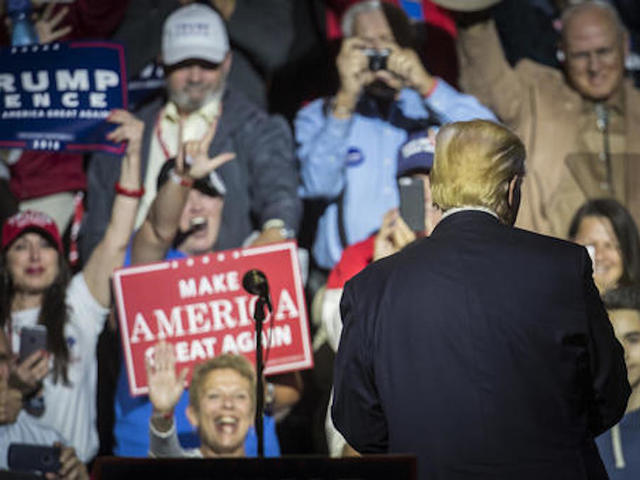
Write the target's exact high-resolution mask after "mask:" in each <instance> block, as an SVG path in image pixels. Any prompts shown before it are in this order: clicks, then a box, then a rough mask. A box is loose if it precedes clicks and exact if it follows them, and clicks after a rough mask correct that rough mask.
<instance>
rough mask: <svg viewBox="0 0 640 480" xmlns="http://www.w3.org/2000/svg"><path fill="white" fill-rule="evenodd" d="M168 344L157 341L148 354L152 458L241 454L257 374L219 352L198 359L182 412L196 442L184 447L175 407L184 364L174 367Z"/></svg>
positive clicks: (239, 358)
mask: <svg viewBox="0 0 640 480" xmlns="http://www.w3.org/2000/svg"><path fill="white" fill-rule="evenodd" d="M175 364H176V359H175V355H174V352H173V347H172V346H171V345H170V344H168V343H165V342H161V343H159V344H158V345H156V347H155V355H154V358H153V360H151V359H149V358H147V376H148V382H149V400H150V401H151V404H152V405H153V413H152V415H151V419H150V428H149V435H150V448H149V454H150V456H152V457H220V456H226V457H244V456H245V449H244V445H245V439H246V437H247V433H248V431H249V427H250V426H251V425H252V423H253V417H254V413H255V405H256V397H255V384H256V377H255V373H254V370H253V367H252V366H251V364H250V363H249V361H248V360H247V359H246V358H244V357H242V356H239V355H220V356H218V357H215V358H212V359H210V360H207V361H206V362H203V363H201V364H199V365H198V366H197V367H196V368H195V370H194V373H193V377H192V380H191V386H190V389H189V406H188V407H187V417H188V419H189V422H191V424H192V425H193V426H194V427H195V428H197V429H198V435H199V437H200V441H201V446H200V448H197V449H189V450H186V449H183V448H182V447H181V446H180V443H179V442H178V436H177V432H176V427H175V421H174V408H175V406H176V405H177V404H178V401H179V400H180V396H181V395H182V391H183V389H184V380H185V378H186V375H187V371H186V369H183V370H182V371H181V372H180V374H178V373H177V372H176V368H175Z"/></svg>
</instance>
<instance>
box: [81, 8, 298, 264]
mask: <svg viewBox="0 0 640 480" xmlns="http://www.w3.org/2000/svg"><path fill="white" fill-rule="evenodd" d="M162 57H163V64H164V68H165V73H166V77H167V89H166V90H167V91H166V97H165V98H158V99H155V100H154V101H152V102H151V103H149V104H148V105H146V106H144V107H143V108H142V109H141V110H140V111H139V112H138V116H139V118H140V119H141V120H142V121H144V123H145V134H144V143H143V150H142V155H143V156H142V158H143V172H145V182H144V187H145V194H144V196H143V198H142V201H141V205H140V209H139V211H138V218H137V226H139V225H140V224H141V223H142V221H143V220H144V218H145V217H146V215H147V211H148V208H149V206H150V205H151V203H152V201H153V198H154V197H155V195H156V178H157V177H158V173H159V172H160V168H161V167H162V165H163V164H164V163H165V162H166V161H167V160H168V159H170V158H175V157H176V156H177V154H178V151H177V150H178V145H179V144H180V140H181V141H182V142H188V141H194V140H196V141H197V140H201V139H202V138H203V137H204V135H205V134H206V133H207V132H208V131H209V129H211V128H213V129H214V135H213V139H212V141H211V142H210V144H209V149H208V155H209V156H210V157H213V156H214V155H216V154H218V153H220V152H231V153H234V154H235V158H234V160H233V161H231V162H228V163H226V164H225V165H223V166H221V167H220V169H219V170H218V173H219V175H220V177H221V179H222V181H223V182H224V184H225V185H226V187H227V194H226V202H225V206H224V209H223V212H222V221H221V228H220V232H219V235H218V240H217V242H216V245H215V249H216V250H223V249H227V248H233V247H238V246H241V245H243V244H244V243H246V242H247V239H248V238H249V237H250V236H251V235H252V234H253V237H252V239H251V240H249V242H252V243H253V244H254V245H256V244H260V243H267V242H271V241H279V240H283V239H285V238H289V237H293V236H294V235H295V231H296V229H297V227H298V222H299V218H300V214H301V204H300V201H299V199H298V197H297V194H296V188H297V174H296V165H295V161H294V154H293V143H292V137H291V132H290V130H289V127H288V125H287V124H286V122H285V121H284V119H282V118H279V117H271V116H269V115H267V114H266V113H265V112H264V111H261V110H259V109H258V108H257V107H255V106H254V105H253V104H251V103H250V102H248V101H247V100H246V98H245V97H244V96H243V95H242V94H240V93H238V92H237V91H234V89H233V88H230V87H229V86H228V85H227V83H226V79H227V75H228V73H229V69H230V67H231V62H232V56H231V53H230V50H229V40H228V36H227V32H226V28H225V25H224V23H223V21H222V19H221V18H220V16H219V15H218V14H217V13H216V12H215V11H214V10H213V9H211V8H209V7H208V6H206V5H202V4H191V5H188V6H185V7H182V8H179V9H178V10H176V11H175V12H174V13H172V14H171V15H170V16H169V17H168V18H167V20H166V21H165V24H164V27H163V33H162ZM214 123H215V126H214ZM117 170H118V168H117V166H115V165H114V164H113V162H112V161H110V160H109V159H108V158H105V157H103V156H102V155H95V156H94V157H93V159H92V161H91V163H90V165H89V172H88V177H89V188H88V190H89V193H88V211H87V214H86V218H85V222H84V226H83V238H82V253H83V256H84V257H85V258H86V256H87V255H88V253H89V252H90V251H91V249H92V248H93V246H94V245H95V243H96V239H98V238H99V237H100V236H101V235H102V232H103V231H104V229H105V227H106V223H107V219H108V218H109V209H110V204H111V201H110V199H111V197H112V196H113V184H114V183H115V180H114V179H115V178H116V175H117V174H118V171H117Z"/></svg>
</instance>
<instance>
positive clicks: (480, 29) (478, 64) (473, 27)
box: [456, 11, 528, 125]
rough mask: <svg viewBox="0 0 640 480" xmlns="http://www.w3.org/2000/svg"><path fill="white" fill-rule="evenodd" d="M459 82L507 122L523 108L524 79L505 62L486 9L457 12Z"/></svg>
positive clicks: (511, 121) (520, 112)
mask: <svg viewBox="0 0 640 480" xmlns="http://www.w3.org/2000/svg"><path fill="white" fill-rule="evenodd" d="M456 19H457V24H458V59H459V62H460V85H461V87H462V89H463V90H464V91H465V92H467V93H469V94H471V95H474V96H475V97H476V98H477V99H478V100H480V102H482V103H483V104H484V105H486V106H488V107H489V108H490V109H491V110H493V112H495V113H496V115H498V117H500V119H501V120H502V121H504V122H505V123H507V124H509V125H514V124H517V123H518V122H519V119H520V118H521V116H522V115H523V109H524V108H527V106H528V101H527V95H526V93H527V88H526V85H525V83H524V80H523V79H522V78H521V77H520V76H519V75H518V73H517V72H516V70H514V69H513V68H512V67H511V66H510V65H509V63H508V62H507V60H506V58H505V55H504V51H503V49H502V44H501V43H500V38H499V37H498V32H497V31H496V27H495V23H494V21H493V19H492V18H491V16H490V14H489V12H487V11H483V12H477V13H472V14H458V15H457V17H456Z"/></svg>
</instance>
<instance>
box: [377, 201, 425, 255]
mask: <svg viewBox="0 0 640 480" xmlns="http://www.w3.org/2000/svg"><path fill="white" fill-rule="evenodd" d="M415 239H416V234H415V233H413V231H412V230H411V229H410V228H409V227H408V226H407V224H406V223H405V222H404V220H402V217H401V216H400V213H399V212H398V210H397V209H393V210H389V211H388V212H387V213H385V214H384V217H383V219H382V226H381V227H380V231H379V232H378V234H377V235H376V238H375V240H374V242H373V260H374V261H376V260H380V259H381V258H384V257H388V256H389V255H393V254H394V253H397V252H399V251H400V250H402V249H403V248H404V247H406V246H407V245H408V244H410V243H411V242H413V241H414V240H415Z"/></svg>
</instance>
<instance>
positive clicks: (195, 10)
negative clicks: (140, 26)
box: [162, 3, 229, 65]
mask: <svg viewBox="0 0 640 480" xmlns="http://www.w3.org/2000/svg"><path fill="white" fill-rule="evenodd" d="M228 51H229V37H228V36H227V30H226V29H225V26H224V22H223V21H222V18H220V15H218V14H217V13H216V12H215V11H214V10H213V9H212V8H209V7H207V6H206V5H202V4H198V3H193V4H191V5H187V6H185V7H182V8H179V9H178V10H176V11H175V12H173V13H172V14H171V15H169V16H168V17H167V19H166V20H165V22H164V27H163V29H162V60H163V63H164V64H165V65H175V64H176V63H180V62H183V61H185V60H192V59H198V60H205V61H207V62H211V63H221V62H222V60H224V57H225V56H226V55H227V52H228Z"/></svg>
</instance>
